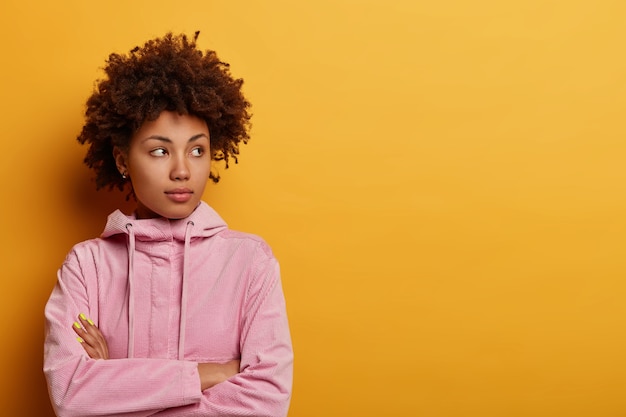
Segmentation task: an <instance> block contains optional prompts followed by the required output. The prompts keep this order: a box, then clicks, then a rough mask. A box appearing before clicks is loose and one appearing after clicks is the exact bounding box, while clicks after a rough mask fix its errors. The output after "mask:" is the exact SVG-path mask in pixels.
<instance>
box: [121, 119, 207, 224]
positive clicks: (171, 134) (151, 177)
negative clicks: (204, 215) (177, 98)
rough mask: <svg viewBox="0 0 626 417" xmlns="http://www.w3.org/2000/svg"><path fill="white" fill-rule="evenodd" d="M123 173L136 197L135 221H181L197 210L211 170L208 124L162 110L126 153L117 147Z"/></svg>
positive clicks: (138, 132)
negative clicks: (141, 219) (142, 219)
mask: <svg viewBox="0 0 626 417" xmlns="http://www.w3.org/2000/svg"><path fill="white" fill-rule="evenodd" d="M114 156H115V160H116V163H117V167H118V169H119V170H120V172H122V173H125V174H126V175H127V176H128V177H129V179H130V181H131V183H132V185H133V190H134V192H135V197H136V198H137V217H138V218H153V217H161V216H162V217H165V218H168V219H182V218H185V217H187V216H189V215H190V214H191V212H192V211H194V209H195V208H196V207H197V205H198V203H199V202H200V199H201V198H202V193H203V192H204V187H205V186H206V183H207V180H208V178H209V173H210V169H211V156H210V139H209V129H208V127H207V124H206V122H205V121H204V120H202V119H200V118H198V117H195V116H191V115H180V114H178V113H176V112H170V111H164V112H162V113H161V114H160V115H159V117H158V118H157V119H156V120H154V121H147V122H145V123H144V124H143V125H142V126H141V128H139V130H138V131H137V132H136V133H135V134H134V135H133V137H132V138H131V141H130V146H129V149H128V153H125V152H123V151H122V150H121V149H119V148H115V150H114Z"/></svg>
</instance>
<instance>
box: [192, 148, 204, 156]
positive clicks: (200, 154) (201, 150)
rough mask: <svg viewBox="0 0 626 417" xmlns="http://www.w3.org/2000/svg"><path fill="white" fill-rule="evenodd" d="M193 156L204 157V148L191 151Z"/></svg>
mask: <svg viewBox="0 0 626 417" xmlns="http://www.w3.org/2000/svg"><path fill="white" fill-rule="evenodd" d="M191 155H192V156H202V155H204V149H202V148H193V149H192V150H191Z"/></svg>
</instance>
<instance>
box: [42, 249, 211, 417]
mask: <svg viewBox="0 0 626 417" xmlns="http://www.w3.org/2000/svg"><path fill="white" fill-rule="evenodd" d="M83 272H84V271H83V270H82V268H81V265H80V263H79V261H78V256H77V255H76V252H75V251H72V253H70V255H68V258H67V259H66V262H65V263H64V264H63V266H62V267H61V269H60V270H59V272H58V280H57V283H56V285H55V287H54V289H53V291H52V294H51V296H50V298H49V300H48V303H47V304H46V308H45V320H46V323H45V324H46V335H45V343H44V374H45V376H46V379H47V381H48V390H49V394H50V399H51V401H52V405H53V407H54V409H55V412H56V414H57V415H58V416H61V417H64V416H81V417H88V416H133V417H142V416H150V415H153V414H155V413H157V412H158V411H160V410H163V409H165V408H171V407H180V406H186V405H189V404H196V403H198V402H199V401H200V400H201V398H202V392H201V391H200V378H199V375H198V369H197V364H196V363H194V362H189V361H178V360H167V359H139V358H137V359H109V360H95V359H91V358H89V356H88V355H87V354H86V353H85V351H84V349H83V348H82V346H81V345H80V343H78V342H77V340H76V334H75V333H74V331H73V330H72V328H71V326H72V323H73V322H74V321H75V320H76V316H77V315H78V313H79V312H84V313H86V314H91V312H92V311H93V309H92V308H90V305H89V300H90V299H92V298H96V295H95V293H94V292H96V291H97V285H96V284H93V283H91V284H90V285H87V284H86V281H85V274H84V273H83Z"/></svg>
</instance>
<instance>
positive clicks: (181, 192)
mask: <svg viewBox="0 0 626 417" xmlns="http://www.w3.org/2000/svg"><path fill="white" fill-rule="evenodd" d="M165 195H167V197H168V198H169V199H170V200H172V201H175V202H177V203H185V202H187V201H189V200H190V199H191V197H192V195H193V191H191V190H190V189H188V188H177V189H175V190H169V191H166V192H165Z"/></svg>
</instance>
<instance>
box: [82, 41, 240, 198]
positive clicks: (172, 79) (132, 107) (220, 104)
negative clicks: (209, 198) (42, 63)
mask: <svg viewBox="0 0 626 417" xmlns="http://www.w3.org/2000/svg"><path fill="white" fill-rule="evenodd" d="M198 35H199V32H196V33H195V36H194V38H193V40H190V39H188V38H187V36H185V35H173V34H172V33H168V34H166V35H165V36H164V37H162V38H156V39H153V40H150V41H148V42H146V43H145V44H144V46H143V47H135V48H134V49H132V50H131V51H130V53H129V54H128V55H120V54H115V53H113V54H111V55H109V58H108V60H107V61H106V66H105V68H104V71H105V73H106V75H107V77H106V78H105V79H103V80H99V81H98V82H97V85H96V88H95V91H94V93H93V94H92V95H91V97H90V98H89V99H88V100H87V110H86V112H85V117H86V121H85V125H84V126H83V129H82V132H81V133H80V135H79V136H78V141H79V142H80V143H81V144H85V143H88V144H89V150H88V151H87V155H86V156H85V164H86V165H87V166H88V167H89V168H92V169H93V170H94V171H95V173H96V187H97V188H98V189H100V188H103V187H107V186H108V187H109V189H112V188H114V187H117V188H119V189H120V190H123V189H124V186H125V184H126V181H125V180H124V179H123V178H122V177H121V175H120V173H119V172H118V170H117V167H116V165H115V160H114V158H113V147H114V146H117V147H119V148H121V149H123V150H128V146H129V143H130V139H131V137H132V135H133V134H134V132H136V131H137V129H139V127H140V126H141V125H142V124H143V123H144V122H145V121H147V120H155V119H157V118H158V116H159V114H161V112H162V111H164V110H168V111H175V112H178V113H179V114H191V115H193V116H196V117H199V118H201V119H204V120H205V121H206V123H207V126H208V128H209V132H210V134H211V152H212V154H211V156H212V158H213V159H214V160H222V159H223V160H225V162H226V168H228V161H229V159H230V158H233V159H234V161H235V163H237V155H238V154H239V144H240V143H241V142H243V143H247V142H248V139H249V138H250V136H249V134H248V130H249V127H250V116H251V114H250V113H249V107H250V103H249V102H248V101H247V100H246V99H245V97H244V96H243V94H242V92H241V87H242V85H243V80H242V79H235V78H233V77H232V76H231V74H230V71H229V65H228V64H227V63H225V62H221V61H220V60H219V59H218V57H217V54H216V53H215V52H214V51H210V50H207V51H205V52H202V51H200V50H198V49H197V47H196V40H197V39H198ZM211 178H212V179H213V181H215V182H217V181H219V175H216V174H215V173H213V172H212V173H211Z"/></svg>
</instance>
